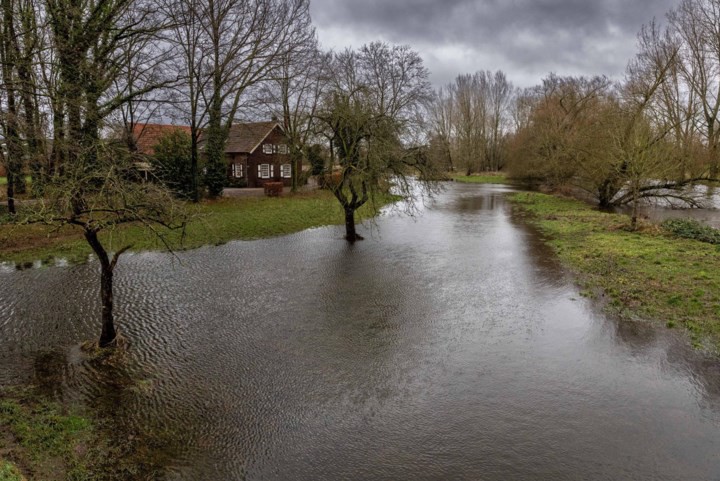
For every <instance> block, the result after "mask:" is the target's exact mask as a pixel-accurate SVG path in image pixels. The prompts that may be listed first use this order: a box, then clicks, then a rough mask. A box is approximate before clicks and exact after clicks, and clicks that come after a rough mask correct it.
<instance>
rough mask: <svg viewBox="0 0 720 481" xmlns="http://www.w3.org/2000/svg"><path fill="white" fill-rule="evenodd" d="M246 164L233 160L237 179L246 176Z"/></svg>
mask: <svg viewBox="0 0 720 481" xmlns="http://www.w3.org/2000/svg"><path fill="white" fill-rule="evenodd" d="M244 169H245V166H244V165H243V164H241V163H240V162H233V163H232V176H233V177H235V178H236V179H241V178H243V177H245V172H244Z"/></svg>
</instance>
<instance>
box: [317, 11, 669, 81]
mask: <svg viewBox="0 0 720 481" xmlns="http://www.w3.org/2000/svg"><path fill="white" fill-rule="evenodd" d="M312 2H313V3H312V11H313V16H314V20H315V22H316V24H317V26H318V30H319V33H320V39H321V41H322V42H323V44H325V45H326V46H328V47H338V48H339V47H343V46H346V45H350V44H352V45H354V46H358V45H360V44H362V43H365V42H367V41H371V40H374V39H382V40H386V41H389V42H394V43H403V44H410V45H412V46H413V47H414V48H415V49H417V50H418V51H420V53H421V54H422V55H423V57H424V58H425V61H426V64H427V65H428V66H429V67H430V68H431V70H432V71H433V80H434V81H435V82H436V83H442V82H446V81H449V80H450V79H452V78H453V77H454V76H455V75H457V74H458V73H464V72H472V71H475V70H478V69H490V70H496V69H503V70H505V71H506V72H507V73H508V75H509V76H510V78H511V79H513V80H514V81H515V82H516V83H519V84H523V85H529V84H533V83H536V82H538V81H539V80H540V78H541V77H542V76H544V75H545V74H547V73H548V72H550V71H554V72H557V73H558V74H568V75H570V74H572V75H578V74H586V75H592V74H607V75H610V76H619V75H621V74H622V72H623V70H624V68H625V65H626V63H627V61H628V60H629V59H630V57H631V56H632V55H633V54H634V52H635V45H636V44H635V38H636V34H637V32H638V30H639V29H640V27H641V26H642V25H643V24H645V23H648V22H649V21H650V20H652V19H653V17H657V18H659V19H662V18H663V17H664V15H665V13H666V12H667V11H668V10H669V9H670V8H672V7H673V6H674V5H675V3H676V2H675V1H673V0H594V1H593V0H536V1H532V0H508V1H500V0H475V1H472V0H445V1H432V0H396V1H392V0H385V1H382V0H365V1H359V0H312Z"/></svg>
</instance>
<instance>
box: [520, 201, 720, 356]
mask: <svg viewBox="0 0 720 481" xmlns="http://www.w3.org/2000/svg"><path fill="white" fill-rule="evenodd" d="M510 198H511V200H512V202H513V203H514V204H515V205H516V207H517V208H519V209H520V210H521V211H522V212H524V213H526V214H528V215H529V218H530V221H531V222H532V223H533V224H535V225H536V226H537V227H539V228H540V230H541V231H542V232H543V233H544V234H545V235H546V237H547V239H548V240H547V242H548V244H549V245H550V246H552V248H553V249H554V250H555V252H556V253H557V254H558V256H559V258H560V259H561V260H562V261H563V262H564V263H565V264H566V265H568V266H569V267H570V268H571V269H572V270H573V271H574V272H575V273H577V274H578V275H579V277H580V282H581V283H582V284H584V286H583V287H584V289H585V290H589V291H594V290H598V289H599V290H602V292H604V293H605V294H606V295H607V297H608V298H609V304H608V306H609V308H611V309H614V310H616V311H618V312H619V313H621V314H623V315H625V316H627V317H631V318H633V317H634V318H638V317H639V318H643V319H649V320H655V321H657V322H659V323H662V324H663V325H666V326H668V327H671V328H672V327H684V328H685V329H686V330H687V331H688V332H689V334H690V336H691V338H692V341H693V344H694V345H695V346H696V347H704V348H708V349H710V350H713V351H715V352H718V350H720V250H719V249H718V247H717V246H714V245H711V244H708V243H705V242H700V241H698V240H693V239H685V238H678V237H676V236H674V235H672V233H671V232H669V231H666V230H664V229H662V228H661V227H659V226H656V225H653V224H643V225H642V226H641V229H640V230H639V231H637V232H632V231H630V230H629V229H628V226H629V219H628V218H627V216H623V215H619V214H607V213H602V212H598V211H596V210H593V209H592V208H591V207H590V206H588V205H586V204H584V203H582V202H579V201H575V200H569V199H562V198H558V197H553V196H549V195H544V194H537V193H519V194H514V195H512V196H511V197H510Z"/></svg>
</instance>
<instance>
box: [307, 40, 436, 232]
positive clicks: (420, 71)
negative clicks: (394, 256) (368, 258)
mask: <svg viewBox="0 0 720 481" xmlns="http://www.w3.org/2000/svg"><path fill="white" fill-rule="evenodd" d="M332 71H333V72H334V76H333V78H332V87H331V89H330V90H329V92H328V93H327V95H326V96H325V99H324V102H323V105H322V108H321V109H320V110H319V112H318V115H317V118H318V120H319V121H320V122H321V123H322V125H323V127H324V129H325V130H326V133H327V135H328V137H329V138H330V139H331V140H332V148H333V151H334V152H335V154H336V157H337V161H338V163H339V166H338V171H337V173H336V174H335V173H334V174H333V180H332V181H331V182H330V184H331V185H330V186H331V189H332V191H333V194H334V195H335V197H336V198H337V200H338V202H340V205H341V206H342V207H343V211H344V213H345V233H346V239H347V240H348V241H349V242H355V241H356V240H359V239H362V237H361V236H359V235H358V234H357V232H356V229H355V212H356V210H357V209H359V208H360V207H361V206H363V205H364V204H366V203H367V202H371V203H373V202H374V201H375V199H376V197H377V196H378V194H381V193H383V192H387V190H388V188H389V185H390V183H392V184H393V185H394V187H395V189H396V192H398V193H401V194H403V195H406V196H408V197H409V202H410V203H411V202H412V199H411V194H412V189H413V182H412V180H411V179H409V178H408V175H409V174H411V173H420V174H421V175H420V178H424V179H432V178H433V177H434V176H433V175H428V173H427V172H426V170H427V169H429V168H430V166H429V165H427V164H426V163H423V162H420V161H418V157H417V156H416V155H414V153H413V152H412V150H410V149H408V148H407V147H408V146H407V145H404V144H403V140H404V136H405V134H407V133H409V132H411V131H412V130H413V129H412V124H413V123H414V122H416V121H417V116H416V113H417V112H416V109H417V108H419V107H420V106H421V105H423V104H424V103H425V102H426V101H427V100H428V99H429V97H430V94H431V91H430V86H429V83H428V80H427V77H428V73H427V70H426V69H425V67H424V66H423V64H422V59H421V58H420V56H419V55H418V54H417V53H416V52H414V51H412V50H411V49H410V48H409V47H397V46H395V47H391V46H389V45H387V44H383V43H372V44H369V45H365V46H363V47H362V48H361V49H360V50H359V51H357V52H356V51H352V50H346V51H344V52H342V53H339V54H335V56H334V59H333V63H332Z"/></svg>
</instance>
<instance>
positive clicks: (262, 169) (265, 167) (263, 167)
mask: <svg viewBox="0 0 720 481" xmlns="http://www.w3.org/2000/svg"><path fill="white" fill-rule="evenodd" d="M258 177H259V178H261V179H269V178H271V177H272V164H258Z"/></svg>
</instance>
